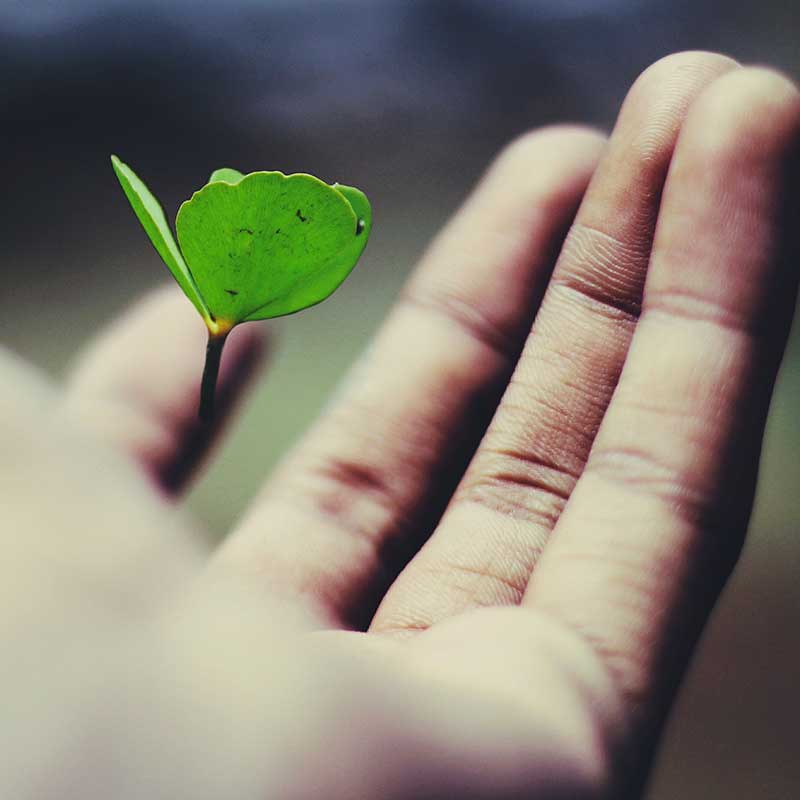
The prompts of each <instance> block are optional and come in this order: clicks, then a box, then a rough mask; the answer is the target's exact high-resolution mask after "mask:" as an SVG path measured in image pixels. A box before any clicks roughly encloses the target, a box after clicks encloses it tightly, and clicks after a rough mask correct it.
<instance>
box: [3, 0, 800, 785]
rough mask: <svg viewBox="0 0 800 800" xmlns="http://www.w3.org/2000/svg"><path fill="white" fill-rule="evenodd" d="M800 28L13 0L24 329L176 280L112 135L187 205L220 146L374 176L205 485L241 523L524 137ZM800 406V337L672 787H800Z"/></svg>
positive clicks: (719, 11) (547, 6) (471, 3)
mask: <svg viewBox="0 0 800 800" xmlns="http://www.w3.org/2000/svg"><path fill="white" fill-rule="evenodd" d="M799 43H800V4H798V3H797V0H782V1H781V0H761V2H759V3H752V2H743V1H740V0H728V1H727V2H722V0H720V1H719V2H706V3H703V2H684V0H679V2H667V0H663V1H662V0H638V1H637V0H632V1H631V2H624V1H623V0H531V1H530V2H525V0H493V1H490V0H486V1H484V2H480V1H479V0H439V1H438V2H437V1H436V0H431V1H430V2H424V1H423V0H419V1H417V2H414V1H413V0H412V1H411V2H395V1H394V0H373V1H372V2H370V1H369V0H318V1H317V2H314V1H313V0H262V1H261V2H258V1H257V0H229V1H228V2H225V3H208V2H191V3H190V2H188V0H183V1H182V2H174V3H156V2H149V3H147V2H136V0H110V1H109V2H101V0H81V1H76V2H67V1H64V2H55V1H53V2H43V1H41V0H28V1H27V2H0V75H2V80H0V110H1V111H0V113H1V115H2V116H1V118H0V142H2V148H0V159H2V170H3V174H4V175H5V176H6V178H5V179H6V182H7V184H8V186H9V189H10V191H9V192H8V193H7V195H6V197H5V201H4V202H3V204H2V215H0V237H1V238H0V241H2V248H3V249H2V252H3V258H2V261H1V262H0V276H1V278H2V282H1V283H0V286H2V289H0V333H1V334H2V339H1V340H0V341H2V343H3V344H5V345H7V346H9V347H11V348H13V349H15V350H16V351H18V352H20V353H21V354H22V355H24V356H26V357H28V358H30V359H31V360H33V361H34V362H36V363H37V364H39V365H40V366H42V367H43V368H44V369H45V370H47V371H49V372H50V373H52V374H54V375H55V376H60V375H62V374H63V373H64V371H65V370H66V369H67V368H68V365H69V361H70V359H71V358H72V356H73V354H74V353H75V351H76V350H77V349H78V347H79V346H80V344H81V343H83V342H84V341H85V340H86V339H88V338H89V337H90V336H91V334H92V333H93V332H95V331H96V330H97V328H98V327H99V326H100V325H101V324H102V323H104V322H107V321H109V320H110V319H112V318H113V317H114V315H115V314H116V313H117V312H118V311H119V310H120V309H121V308H123V307H124V306H126V305H127V304H128V303H130V302H131V301H132V300H133V299H134V298H135V297H136V296H137V295H138V294H140V293H141V292H143V291H144V290H146V289H147V288H148V287H150V286H153V285H156V284H158V283H160V282H165V281H166V280H168V277H169V276H168V274H167V272H166V270H165V269H164V267H163V265H162V264H161V263H160V261H159V259H158V257H157V255H156V254H155V252H154V251H153V250H152V248H151V246H150V244H149V242H148V241H147V239H146V237H145V235H144V233H143V231H142V230H141V228H140V227H139V225H138V223H137V222H136V220H135V219H134V217H133V215H132V214H131V212H130V208H129V207H128V205H127V202H126V201H125V199H124V197H123V195H122V192H121V191H120V188H119V185H118V184H117V182H116V180H115V178H114V176H113V173H112V171H111V167H110V163H109V155H110V153H112V152H114V153H118V154H119V155H120V156H121V157H122V158H123V159H124V160H125V161H127V162H128V163H130V164H131V165H132V166H133V167H134V169H136V170H137V171H138V172H139V174H140V175H141V176H142V178H143V179H144V180H145V181H146V182H147V183H148V184H149V186H150V188H151V189H152V190H153V191H154V193H155V194H156V195H157V196H158V197H159V198H160V199H161V201H162V203H163V205H164V207H165V211H166V212H167V217H168V218H169V219H170V220H173V219H174V215H175V212H176V211H177V207H178V205H179V204H180V202H181V201H182V200H184V199H186V198H187V197H189V196H190V195H191V193H192V192H193V191H194V190H196V189H198V188H200V186H201V185H202V184H203V183H204V182H205V180H206V178H207V176H208V174H209V173H210V172H211V171H212V169H214V168H216V167H220V166H232V167H236V168H238V169H241V170H244V171H252V170H256V169H280V170H283V171H285V172H293V171H304V172H306V171H307V172H312V173H315V174H317V175H319V176H320V177H322V178H323V179H325V180H328V181H331V182H332V181H335V180H341V181H343V182H346V183H351V184H354V185H357V186H359V187H362V188H363V189H364V190H365V191H366V192H367V194H368V195H369V196H370V198H371V200H372V203H373V208H374V210H375V219H376V222H375V230H374V233H373V240H372V241H371V242H370V246H369V248H368V249H367V252H366V255H365V258H364V259H363V260H362V263H361V264H360V265H359V267H358V268H357V269H356V271H355V273H354V275H353V277H352V278H351V279H350V280H349V281H348V282H347V283H346V284H345V285H344V286H343V287H342V289H341V290H340V291H339V292H337V294H336V295H334V297H333V298H331V299H330V300H329V301H328V302H326V303H325V304H323V305H321V306H319V307H318V308H316V309H314V310H313V311H311V312H308V313H305V314H301V315H299V316H297V317H292V318H289V319H287V320H285V321H284V322H283V323H281V324H280V325H279V326H278V327H280V328H281V335H280V344H279V347H278V351H277V353H276V354H275V356H274V359H273V366H272V369H271V370H270V372H269V376H268V377H267V378H266V379H265V380H264V381H263V382H262V383H261V384H260V386H259V387H258V389H257V392H256V396H255V398H254V401H253V402H252V403H251V404H250V405H248V408H247V410H246V412H245V414H244V416H243V418H242V420H241V421H240V422H239V423H238V424H237V425H236V427H235V430H234V431H233V435H232V436H231V438H230V439H229V440H228V441H226V443H225V445H224V447H223V448H222V450H221V452H220V453H219V456H220V457H219V458H218V459H217V460H216V461H215V464H214V466H213V468H212V469H211V470H210V471H209V472H208V474H207V475H205V476H204V477H203V479H202V481H201V482H200V483H199V485H198V486H197V488H196V489H195V490H194V492H193V495H192V497H191V501H190V502H191V505H192V508H193V510H194V511H195V512H196V513H197V515H198V516H199V517H201V518H203V519H205V520H206V521H207V523H208V527H209V531H210V535H212V536H215V537H216V536H220V535H222V534H223V532H224V531H225V529H226V528H227V527H228V526H229V525H230V523H231V522H232V521H233V520H234V519H235V517H236V516H237V514H239V513H240V512H241V511H242V509H243V508H244V506H245V504H246V502H247V501H248V499H249V498H250V497H251V496H252V495H253V493H254V492H255V491H256V490H257V487H258V485H259V483H260V481H261V480H262V478H263V475H264V474H265V472H266V471H267V470H268V469H269V468H270V466H272V465H273V464H274V463H275V461H276V460H277V458H279V456H280V454H281V453H282V452H283V451H284V450H285V449H286V447H287V446H288V445H289V444H290V443H291V441H292V440H293V439H294V438H295V437H296V436H297V435H298V433H299V432H300V431H301V430H302V429H303V428H304V427H305V426H306V425H307V423H308V422H309V421H310V420H311V419H312V418H313V416H314V414H315V412H316V411H317V410H318V409H319V408H320V406H321V405H322V404H323V403H324V402H325V398H326V396H327V395H328V393H329V392H330V391H331V389H332V388H333V386H334V385H335V383H336V381H337V380H338V379H339V378H340V377H341V375H342V373H343V371H344V370H345V369H346V367H347V365H348V364H349V363H350V361H351V360H352V359H353V357H354V356H355V355H356V353H357V352H358V351H359V350H360V349H361V348H363V347H364V345H365V343H366V341H367V339H368V336H369V335H370V333H371V332H372V331H373V330H374V328H375V327H376V325H377V324H378V322H379V320H380V319H381V317H382V316H383V314H384V313H385V310H386V308H387V307H388V305H389V304H390V302H391V300H392V297H393V296H394V295H395V293H396V292H397V290H398V288H399V286H400V285H401V283H402V281H403V280H404V278H405V276H406V275H407V274H408V272H409V270H410V268H411V266H412V265H413V263H414V261H415V259H416V258H417V257H418V255H419V254H420V252H421V251H422V249H423V248H424V245H425V243H426V241H427V240H428V239H429V238H430V237H431V236H432V235H433V234H434V232H435V231H436V230H437V229H438V228H439V227H440V225H441V224H442V223H443V222H444V220H445V219H446V218H447V216H449V214H450V213H451V211H452V210H453V209H454V208H455V206H456V205H457V203H458V202H459V200H460V198H462V197H463V196H464V195H465V193H466V192H467V191H468V190H469V187H470V186H471V184H472V183H473V182H474V181H475V179H476V178H477V177H478V175H479V174H480V172H481V171H482V170H483V168H484V167H485V165H486V164H487V162H488V161H489V160H490V158H491V157H492V155H493V154H494V153H495V152H496V151H497V150H498V149H499V148H500V147H502V146H503V144H504V143H505V142H507V141H508V140H509V139H511V138H513V137H514V136H516V135H518V134H519V133H521V132H523V131H525V130H527V129H529V128H531V127H536V126H540V125H544V124H547V123H550V122H555V121H565V120H569V121H582V122H588V123H591V124H594V125H599V126H603V127H608V126H610V125H611V123H612V122H613V120H614V117H615V114H616V111H617V109H618V106H619V104H620V102H621V101H622V99H623V97H624V94H625V91H626V89H627V87H628V86H629V84H630V83H631V82H632V81H633V80H634V79H635V77H636V76H637V74H638V73H639V72H640V71H641V70H642V69H644V68H645V67H646V66H647V65H648V64H649V63H651V62H652V61H654V60H656V59H657V58H659V57H660V56H662V55H665V54H667V53H669V52H672V51H675V50H680V49H687V48H702V49H714V50H722V51H725V52H727V53H729V54H730V55H733V56H734V57H736V58H738V59H740V60H742V61H746V62H751V61H755V62H763V63H769V64H772V65H775V66H778V67H780V68H782V69H783V70H785V71H786V72H788V73H789V74H791V75H793V76H794V77H795V78H797V77H798V73H800V44H799ZM198 324H201V323H200V321H199V319H198ZM797 328H798V326H797V325H796V326H795V329H796V331H797ZM6 390H7V391H13V387H6ZM798 412H800V337H798V335H797V333H796V334H795V336H794V338H793V341H792V343H791V345H790V347H789V351H788V354H787V359H786V362H785V364H784V369H783V373H782V376H781V380H780V383H779V388H778V395H777V397H776V400H775V402H774V404H773V410H772V416H771V420H770V425H769V430H768V439H767V444H766V449H765V455H764V459H763V467H762V473H761V482H760V488H759V495H758V502H757V508H756V514H755V517H754V521H753V524H752V526H751V537H750V540H749V542H748V545H747V547H746V549H745V553H744V556H743V559H742V563H741V565H740V567H739V569H738V570H737V573H736V575H735V576H734V579H733V581H732V583H731V585H730V587H729V589H728V591H727V592H726V594H725V596H724V598H723V600H722V602H721V604H720V607H719V609H718V611H717V614H716V616H715V618H714V620H713V622H712V624H711V626H710V629H709V631H708V634H707V636H706V638H705V640H704V643H703V645H702V647H701V651H700V653H699V655H698V657H697V659H696V661H695V664H694V667H693V670H692V673H691V675H690V677H689V679H688V681H687V683H686V686H685V688H684V690H683V693H682V697H681V702H680V704H679V707H678V709H677V711H676V713H675V715H674V717H673V719H672V722H671V724H670V727H669V730H668V734H667V740H666V746H665V749H664V751H663V753H662V758H661V760H660V763H659V767H658V770H657V773H656V776H655V779H654V782H653V785H652V788H651V791H650V794H649V797H650V798H652V800H666V799H667V798H681V800H693V799H694V798H697V800H700V798H702V799H703V800H715V799H716V798H720V799H721V798H726V799H730V798H747V799H748V800H751V799H752V798H765V799H768V800H790V798H796V797H800V748H798V734H797V727H798V721H800V684H798V676H800V540H798V533H800V497H799V496H798V495H799V494H800V492H799V491H798V488H799V487H800V414H799V413H798Z"/></svg>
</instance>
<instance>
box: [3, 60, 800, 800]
mask: <svg viewBox="0 0 800 800" xmlns="http://www.w3.org/2000/svg"><path fill="white" fill-rule="evenodd" d="M799 142H800V96H799V95H798V92H797V89H796V88H795V87H794V86H793V84H792V83H791V82H790V81H789V80H788V79H786V78H785V77H782V76H781V75H779V74H777V73H775V72H773V71H771V70H769V69H765V68H754V67H742V66H740V65H738V64H737V63H736V62H734V61H732V60H730V59H728V58H725V57H723V56H719V55H715V54H709V53H682V54H677V55H673V56H670V57H667V58H665V59H663V60H661V61H659V62H657V63H656V64H654V65H653V66H652V67H650V68H649V69H648V70H646V71H645V72H644V73H643V75H642V76H641V77H640V78H639V79H638V80H637V81H636V83H635V84H634V86H633V87H632V88H631V90H630V92H629V94H628V96H627V98H626V100H625V103H624V105H623V107H622V109H621V111H620V115H619V118H618V120H617V124H616V126H615V128H614V130H613V132H612V133H611V135H610V137H609V138H608V139H607V140H606V138H605V137H604V136H602V135H601V134H600V133H598V132H596V131H592V130H588V129H583V128H580V127H575V126H560V127H554V128H547V129H544V130H540V131H535V132H533V133H530V134H527V135H525V136H523V137H521V138H520V139H518V140H517V141H515V142H513V143H512V144H511V145H510V146H509V147H508V148H507V149H506V150H505V151H504V152H503V153H502V154H501V155H500V156H499V157H498V159H497V160H496V161H495V163H494V164H493V165H492V166H491V167H490V168H489V170H488V171H487V174H486V175H485V176H484V178H483V179H482V181H481V182H480V184H479V186H478V187H477V188H476V190H475V192H474V194H473V195H472V196H471V198H470V199H469V200H468V201H467V202H466V204H465V205H464V207H463V208H462V209H461V210H460V211H459V212H458V213H457V214H456V216H455V217H454V219H453V220H452V221H451V222H450V223H449V225H448V226H447V227H446V228H445V230H444V231H443V232H442V233H441V234H440V236H439V237H438V238H437V239H436V241H435V242H434V243H433V245H432V246H431V248H430V249H429V251H428V252H427V254H426V255H425V256H424V258H423V260H422V263H421V264H420V265H419V267H418V268H417V270H416V271H415V272H414V274H413V275H412V277H411V279H410V281H409V284H408V286H407V287H406V289H405V291H404V292H403V294H402V296H401V298H400V300H399V301H398V303H397V305H396V307H395V309H394V310H393V311H392V312H391V314H390V316H389V317H388V319H387V321H386V322H385V324H384V325H383V327H382V328H381V329H380V331H379V332H378V334H377V337H376V339H375V342H374V343H373V345H372V346H371V347H370V348H369V349H368V351H367V353H366V354H365V355H364V357H363V358H362V359H361V361H360V363H359V364H358V365H357V366H356V368H355V369H354V370H353V372H352V374H351V375H350V376H349V377H348V379H347V381H346V383H345V385H344V386H343V388H342V389H341V391H340V392H339V393H338V394H337V396H336V397H335V399H334V400H333V401H332V403H331V404H330V405H329V407H328V408H327V409H326V411H325V413H324V414H323V416H322V418H321V419H320V420H319V421H318V422H317V423H316V425H315V426H314V427H313V428H312V429H311V430H310V431H309V432H308V434H307V435H306V436H305V437H304V438H303V439H302V441H301V442H300V443H299V444H298V445H297V447H296V448H295V449H294V450H293V452H291V453H290V454H289V456H288V457H287V458H286V459H285V460H284V462H283V463H282V465H281V466H280V467H279V469H278V470H277V471H276V473H275V474H274V475H273V476H271V477H270V478H269V480H268V481H267V483H266V484H265V487H264V489H263V491H262V492H261V493H260V494H259V496H258V497H257V498H256V499H255V501H254V502H253V504H252V506H251V508H250V509H249V511H248V512H247V513H246V514H245V516H244V517H243V519H242V521H241V522H240V523H239V524H238V525H237V527H236V529H235V530H234V531H232V532H231V534H230V536H229V537H228V538H227V540H226V541H225V543H224V544H223V546H222V548H221V549H220V551H219V552H218V553H216V554H214V556H213V557H212V558H211V559H208V558H207V557H206V554H205V553H204V552H203V551H202V549H201V548H200V546H199V545H198V543H197V541H198V539H199V537H198V536H197V533H196V531H195V530H194V527H193V523H192V522H191V520H189V519H187V518H186V516H185V515H184V514H183V513H182V512H181V511H179V510H178V509H176V501H177V499H178V497H179V495H180V492H181V491H182V490H183V488H184V487H185V486H186V484H187V481H188V478H189V476H190V475H191V473H192V470H193V468H194V467H195V466H196V465H197V463H198V461H199V459H200V458H201V457H202V455H203V452H204V450H205V448H206V447H207V445H208V444H209V442H210V438H211V437H210V436H209V435H207V434H205V433H203V432H202V430H200V429H199V428H198V427H197V424H196V422H195V420H194V413H195V403H196V397H197V391H198V384H197V380H198V378H197V376H198V374H199V373H198V369H197V366H198V364H197V362H198V360H199V359H201V358H202V349H203V331H202V326H201V325H198V324H197V320H196V315H195V314H194V312H193V310H192V309H191V307H190V306H189V304H188V303H186V302H185V300H184V299H183V298H181V297H179V296H178V292H177V291H172V290H169V291H165V290H162V291H160V292H158V293H157V294H156V295H155V296H154V297H152V298H149V299H148V300H146V301H145V302H144V303H142V304H140V305H139V306H137V307H136V308H135V309H134V310H133V311H132V312H131V313H130V314H129V315H128V316H126V317H125V318H124V319H122V320H121V321H119V322H118V323H117V324H116V325H115V326H114V327H113V328H112V329H111V331H109V332H108V333H106V334H104V335H103V336H101V338H100V339H99V340H98V341H97V343H95V344H94V345H93V346H92V347H90V349H89V350H88V352H87V353H86V354H85V356H84V357H83V358H82V360H81V361H80V363H79V365H78V367H77V369H76V370H75V372H74V374H73V375H72V376H71V378H70V380H69V381H68V384H67V386H66V387H65V389H64V390H63V391H62V390H56V389H55V388H54V387H52V386H50V385H48V384H47V383H46V382H45V381H44V380H43V379H42V378H41V377H40V376H37V375H35V374H34V372H33V370H32V369H31V368H30V367H29V366H27V365H24V364H22V363H20V362H19V361H18V360H16V359H15V358H14V357H13V356H11V355H9V354H4V355H3V356H2V360H0V369H2V376H3V381H4V385H5V386H6V387H11V389H10V390H7V391H5V392H3V393H2V394H1V395H0V439H1V440H2V442H3V452H4V455H5V457H4V458H3V460H2V461H1V462H0V509H1V510H0V514H2V517H3V524H2V525H0V537H1V538H2V542H3V549H4V553H5V556H4V558H3V559H2V561H1V562H0V586H2V587H3V588H2V590H1V591H2V594H3V603H2V604H0V641H2V651H3V653H4V654H5V657H4V659H3V665H2V666H1V667H0V687H2V689H0V692H2V694H3V699H2V704H1V705H2V707H3V709H4V712H3V714H2V715H0V732H2V736H1V737H0V738H2V739H3V741H4V742H10V743H11V744H10V745H9V746H8V748H7V751H6V752H5V753H4V761H3V762H2V764H0V787H2V786H4V787H6V788H5V789H3V792H2V793H3V795H4V796H13V797H16V798H29V797H30V798H33V797H35V798H37V800H40V799H41V798H45V799H46V798H64V797H72V796H76V797H77V796H80V797H88V798H93V797H98V798H99V797H111V796H113V797H115V798H134V797H137V798H138V797H143V796H148V797H162V796H163V797H192V798H205V797H208V798H212V797H213V798H218V797H222V796H224V797H226V798H227V800H239V798H242V799H243V800H244V798H248V800H249V798H265V797H269V798H292V800H301V799H302V798H316V797H325V798H327V799H328V800H345V798H381V799H383V798H390V799H391V800H412V798H413V800H420V798H423V799H424V798H430V799H431V800H433V799H434V798H436V799H437V800H438V799H440V798H441V799H444V798H451V797H458V798H460V799H461V800H488V798H492V799H493V800H511V799H512V798H514V799H515V798H529V799H530V800H533V799H534V798H536V799H538V798H542V799H544V798H546V799H547V800H552V799H553V798H570V800H584V799H586V800H589V799H591V800H595V799H596V798H610V797H613V798H634V797H638V796H640V795H641V792H642V791H643V787H644V785H645V782H646V778H647V774H648V771H649V768H650V766H651V763H652V759H653V756H654V753H655V752H656V749H657V746H658V740H659V735H660V732H661V729H662V727H663V723H664V719H665V716H666V714H667V713H668V711H669V708H670V706H671V704H672V702H673V699H674V695H675V691H676V688H677V686H678V684H679V682H680V679H681V677H682V675H683V672H684V670H685V668H686V664H687V661H688V659H689V657H690V655H691V653H692V650H693V648H694V646H695V644H696V641H697V638H698V636H699V635H700V633H701V631H702V628H703V625H704V623H705V621H706V619H707V618H708V615H709V614H710V612H711V610H712V607H713V604H714V601H715V599H716V597H717V596H718V594H719V592H720V591H721V590H722V588H723V586H724V583H725V580H726V578H727V577H728V575H729V573H730V571H731V569H732V568H733V566H734V565H735V562H736V559H737V556H738V553H739V550H740V548H741V545H742V542H743V539H744V536H745V532H746V528H747V522H748V517H749V514H750V507H751V502H752V495H753V489H754V484H755V478H756V473H757V467H758V458H759V450H760V445H761V438H762V433H763V425H764V420H765V417H766V413H767V410H768V406H769V400H770V396H771V393H772V387H773V383H774V379H775V376H776V373H777V370H778V367H779V364H780V360H781V355H782V352H783V348H784V345H785V340H786V337H787V334H788V330H789V325H790V321H791V316H792V312H793V308H794V301H795V293H796V285H797V278H798V242H797V228H798V225H797V223H798V221H800V220H798V214H797V209H798V206H797V198H796V187H797V186H798V185H799V184H798V172H797V168H796V164H797V155H798V143H799ZM259 337H260V329H259V328H258V327H256V326H243V327H242V328H241V329H238V330H237V331H236V332H235V333H234V334H233V335H232V337H231V341H230V344H229V352H228V353H227V360H226V363H225V364H224V365H223V372H222V376H221V396H222V397H223V398H225V399H224V400H223V403H222V408H223V409H230V408H232V407H233V405H234V403H233V399H234V398H235V397H236V395H237V394H238V393H239V392H240V390H241V389H242V388H243V387H244V385H245V384H246V381H247V378H248V377H249V376H250V374H251V373H252V372H253V370H254V367H255V363H256V360H257V356H258V353H259V352H260V351H261V350H262V349H263V348H262V342H261V341H260V338H259ZM9 654H11V655H10V657H9Z"/></svg>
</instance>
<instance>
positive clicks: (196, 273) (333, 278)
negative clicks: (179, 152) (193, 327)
mask: <svg viewBox="0 0 800 800" xmlns="http://www.w3.org/2000/svg"><path fill="white" fill-rule="evenodd" d="M215 174H216V173H215ZM355 192H357V190H352V189H349V188H347V189H345V190H344V191H343V190H340V189H338V188H334V187H332V186H329V185H328V184H326V183H323V182H322V181H321V180H319V179H318V178H315V177H313V176H312V175H303V174H296V175H284V174H283V173H282V172H254V173H251V174H249V175H247V176H245V177H244V178H242V179H241V180H240V181H239V182H238V183H236V184H231V183H228V182H226V181H215V182H213V183H209V184H207V185H206V186H204V187H203V188H202V189H201V190H200V191H199V192H195V194H194V196H193V197H192V199H191V200H188V201H187V202H185V203H183V205H182V206H181V207H180V210H179V211H178V218H177V221H176V228H177V231H178V241H179V242H180V246H181V250H182V252H183V254H184V256H185V258H186V261H187V262H188V264H189V267H190V269H191V273H192V276H193V278H194V280H195V283H196V285H197V288H198V290H199V291H200V294H201V295H202V297H203V299H204V301H205V302H206V304H207V306H208V308H209V310H210V312H211V314H212V315H213V317H214V318H215V319H217V320H219V321H221V322H222V321H224V322H225V323H229V324H236V323H238V322H242V321H244V320H246V319H266V318H268V317H277V316H282V315H284V314H291V313H293V312H295V311H300V310H301V309H303V308H307V307H308V306H311V305H314V304H315V303H319V302H320V301H322V300H324V299H325V298H326V297H328V296H329V295H330V294H331V293H332V292H333V291H334V290H335V289H336V288H337V287H338V286H339V285H340V284H341V282H342V281H343V280H344V279H345V278H346V277H347V275H348V274H349V273H350V271H351V270H352V268H353V267H354V266H355V264H356V261H358V258H359V256H360V255H361V252H362V251H363V249H364V244H365V243H366V239H367V236H368V232H367V231H366V220H359V218H358V217H357V216H356V212H355V210H354V208H353V205H352V204H351V201H350V199H349V197H353V196H354V193H355ZM358 194H359V195H360V197H359V198H357V200H356V202H357V203H358V204H359V207H360V209H361V210H362V211H363V210H364V208H365V207H368V203H367V202H366V198H364V196H363V195H362V194H361V193H360V192H358Z"/></svg>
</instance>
